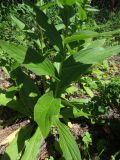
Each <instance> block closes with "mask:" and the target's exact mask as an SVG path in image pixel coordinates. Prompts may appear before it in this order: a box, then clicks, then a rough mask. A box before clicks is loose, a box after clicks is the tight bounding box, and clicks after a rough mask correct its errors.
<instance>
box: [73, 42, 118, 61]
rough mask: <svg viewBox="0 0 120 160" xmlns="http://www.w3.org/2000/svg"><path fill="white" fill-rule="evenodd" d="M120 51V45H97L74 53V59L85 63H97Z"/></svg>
mask: <svg viewBox="0 0 120 160" xmlns="http://www.w3.org/2000/svg"><path fill="white" fill-rule="evenodd" d="M118 53H120V45H118V46H113V47H109V48H102V47H96V48H89V49H86V50H81V51H80V52H78V53H76V54H74V55H73V59H74V60H75V61H76V62H80V63H83V64H97V63H101V62H102V61H103V60H105V59H106V58H109V57H111V56H113V55H116V54H118Z"/></svg>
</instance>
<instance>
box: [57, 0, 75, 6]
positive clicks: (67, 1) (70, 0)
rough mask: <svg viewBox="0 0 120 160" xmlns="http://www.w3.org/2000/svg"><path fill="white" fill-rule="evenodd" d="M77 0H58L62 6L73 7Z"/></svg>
mask: <svg viewBox="0 0 120 160" xmlns="http://www.w3.org/2000/svg"><path fill="white" fill-rule="evenodd" d="M76 1H77V0H58V2H59V3H61V4H62V5H67V6H72V5H73V4H74V3H75V2H76Z"/></svg>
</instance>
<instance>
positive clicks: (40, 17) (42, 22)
mask: <svg viewBox="0 0 120 160" xmlns="http://www.w3.org/2000/svg"><path fill="white" fill-rule="evenodd" d="M25 3H27V2H25ZM27 4H28V5H29V6H30V7H31V8H32V10H33V11H32V12H31V13H33V12H34V13H35V15H36V16H34V18H35V20H36V22H37V23H38V24H39V26H40V27H41V28H42V29H43V30H44V31H45V34H46V36H47V37H48V38H49V40H50V42H51V44H53V45H56V46H57V47H58V48H59V49H60V50H63V45H62V38H61V36H60V34H59V32H58V31H57V29H56V28H55V26H54V24H52V23H49V22H48V17H47V16H46V14H45V13H44V12H43V11H42V10H40V9H39V7H37V6H34V5H33V4H30V3H27Z"/></svg>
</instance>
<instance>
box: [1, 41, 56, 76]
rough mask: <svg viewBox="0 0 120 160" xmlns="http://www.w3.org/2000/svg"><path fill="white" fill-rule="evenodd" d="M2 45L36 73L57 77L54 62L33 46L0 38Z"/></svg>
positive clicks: (19, 61)
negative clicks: (32, 47) (17, 43)
mask: <svg viewBox="0 0 120 160" xmlns="http://www.w3.org/2000/svg"><path fill="white" fill-rule="evenodd" d="M0 47H1V48H2V49H3V50H4V51H5V52H7V53H8V54H9V55H10V56H11V57H12V58H13V59H15V60H16V61H17V62H18V63H19V64H22V65H23V66H24V67H26V68H27V69H29V70H31V71H32V72H34V73H35V74H36V75H50V76H53V77H55V68H54V66H53V64H52V63H51V62H50V61H49V60H48V59H45V58H44V57H42V56H41V55H40V54H39V53H37V52H36V51H35V50H33V49H31V48H27V47H25V46H21V45H16V44H13V43H9V42H6V41H3V40H0Z"/></svg>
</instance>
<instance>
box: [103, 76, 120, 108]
mask: <svg viewBox="0 0 120 160" xmlns="http://www.w3.org/2000/svg"><path fill="white" fill-rule="evenodd" d="M101 95H102V99H103V104H104V105H106V106H110V107H113V108H114V107H116V108H117V109H118V110H119V106H120V76H117V77H115V78H112V79H111V82H110V83H108V84H107V85H105V88H104V89H103V91H102V93H101Z"/></svg>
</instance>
